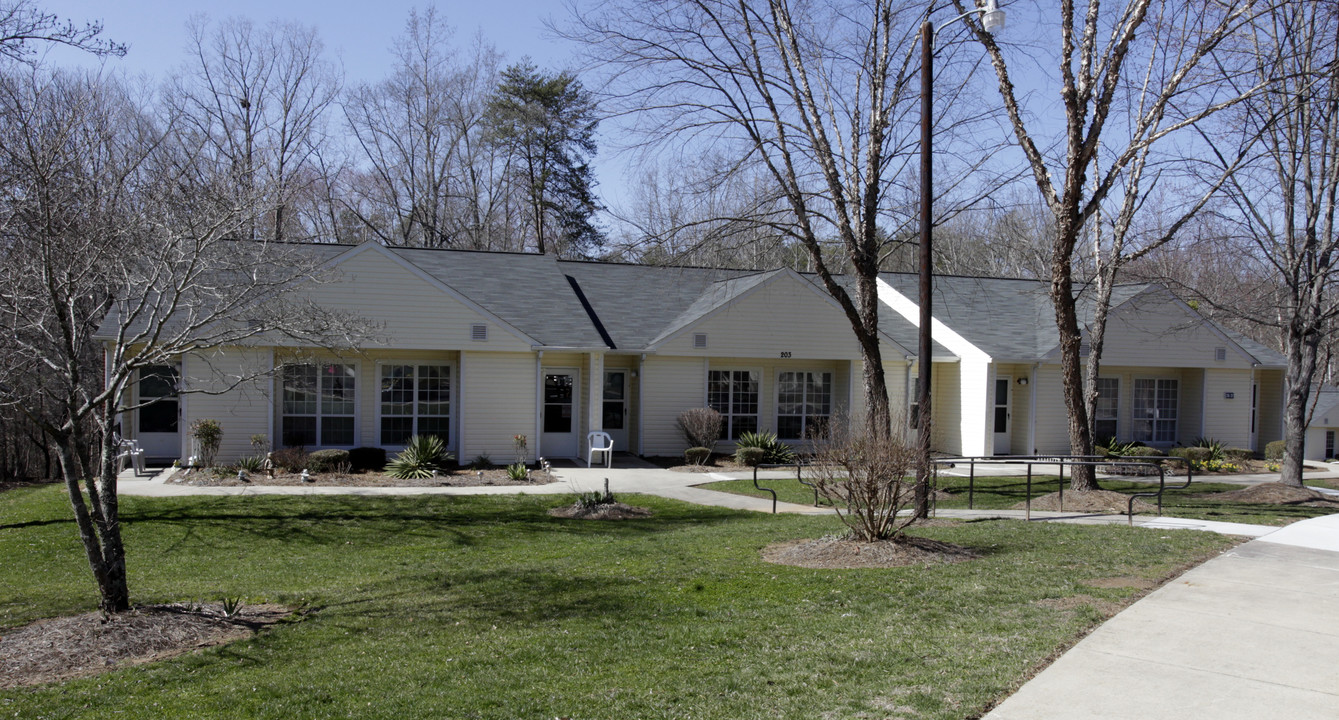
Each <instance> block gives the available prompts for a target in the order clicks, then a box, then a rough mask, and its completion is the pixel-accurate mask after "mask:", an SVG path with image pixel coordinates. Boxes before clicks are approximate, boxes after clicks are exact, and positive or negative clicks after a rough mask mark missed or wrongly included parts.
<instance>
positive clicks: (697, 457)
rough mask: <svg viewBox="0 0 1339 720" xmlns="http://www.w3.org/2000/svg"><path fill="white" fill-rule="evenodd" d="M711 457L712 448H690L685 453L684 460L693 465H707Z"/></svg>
mask: <svg viewBox="0 0 1339 720" xmlns="http://www.w3.org/2000/svg"><path fill="white" fill-rule="evenodd" d="M710 457H711V448H708V447H690V448H688V449H687V450H684V451H683V459H684V460H687V461H688V462H689V463H690V464H692V465H705V464H706V462H707V459H708V458H710Z"/></svg>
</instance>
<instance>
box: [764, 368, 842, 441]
mask: <svg viewBox="0 0 1339 720" xmlns="http://www.w3.org/2000/svg"><path fill="white" fill-rule="evenodd" d="M782 373H798V374H800V375H806V374H814V375H828V412H827V414H826V415H823V416H821V417H826V418H827V419H828V426H829V427H831V425H832V415H833V411H834V409H835V408H834V405H833V397H834V396H835V395H836V389H837V373H836V371H835V370H820V369H816V368H777V369H776V374H775V377H774V384H775V385H776V387H775V388H774V390H773V392H772V427H773V428H774V429H775V431H776V434H777V438H778V439H779V440H781V441H783V442H790V443H797V442H807V441H808V440H810V437H809V417H810V415H811V414H813V413H809V412H807V411H808V409H809V395H808V387H809V383H808V381H807V378H805V379H804V380H802V381H801V383H802V387H803V388H804V392H803V394H802V395H803V399H802V400H801V402H800V404H801V405H803V408H802V410H801V412H800V414H799V415H791V414H786V415H785V417H798V418H800V436H799V437H797V438H783V437H781V418H782V417H783V416H782V414H781V375H782ZM813 415H815V416H817V415H816V414H813Z"/></svg>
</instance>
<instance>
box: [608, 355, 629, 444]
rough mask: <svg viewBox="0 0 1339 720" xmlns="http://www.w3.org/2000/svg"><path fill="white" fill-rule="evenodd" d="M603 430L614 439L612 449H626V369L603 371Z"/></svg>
mask: <svg viewBox="0 0 1339 720" xmlns="http://www.w3.org/2000/svg"><path fill="white" fill-rule="evenodd" d="M602 416H603V420H604V422H603V430H604V431H605V432H607V433H609V437H611V438H613V439H614V449H615V450H618V451H626V450H627V449H628V371H627V370H606V371H605V372H604V411H603V413H602Z"/></svg>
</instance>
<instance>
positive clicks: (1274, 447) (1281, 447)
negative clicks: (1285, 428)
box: [1265, 440, 1288, 460]
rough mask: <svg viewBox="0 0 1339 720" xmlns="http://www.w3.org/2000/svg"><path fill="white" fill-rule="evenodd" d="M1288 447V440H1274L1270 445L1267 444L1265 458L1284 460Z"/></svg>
mask: <svg viewBox="0 0 1339 720" xmlns="http://www.w3.org/2000/svg"><path fill="white" fill-rule="evenodd" d="M1287 448H1288V443H1287V441H1284V440H1275V441H1274V442H1272V443H1269V444H1268V445H1266V446H1265V459H1266V460H1282V459H1283V453H1284V451H1285V450H1287Z"/></svg>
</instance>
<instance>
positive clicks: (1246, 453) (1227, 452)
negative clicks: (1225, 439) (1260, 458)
mask: <svg viewBox="0 0 1339 720" xmlns="http://www.w3.org/2000/svg"><path fill="white" fill-rule="evenodd" d="M1223 457H1224V458H1225V459H1227V460H1229V461H1231V462H1238V463H1239V462H1241V461H1242V460H1253V459H1255V451H1254V450H1251V449H1250V448H1239V447H1230V448H1223Z"/></svg>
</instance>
